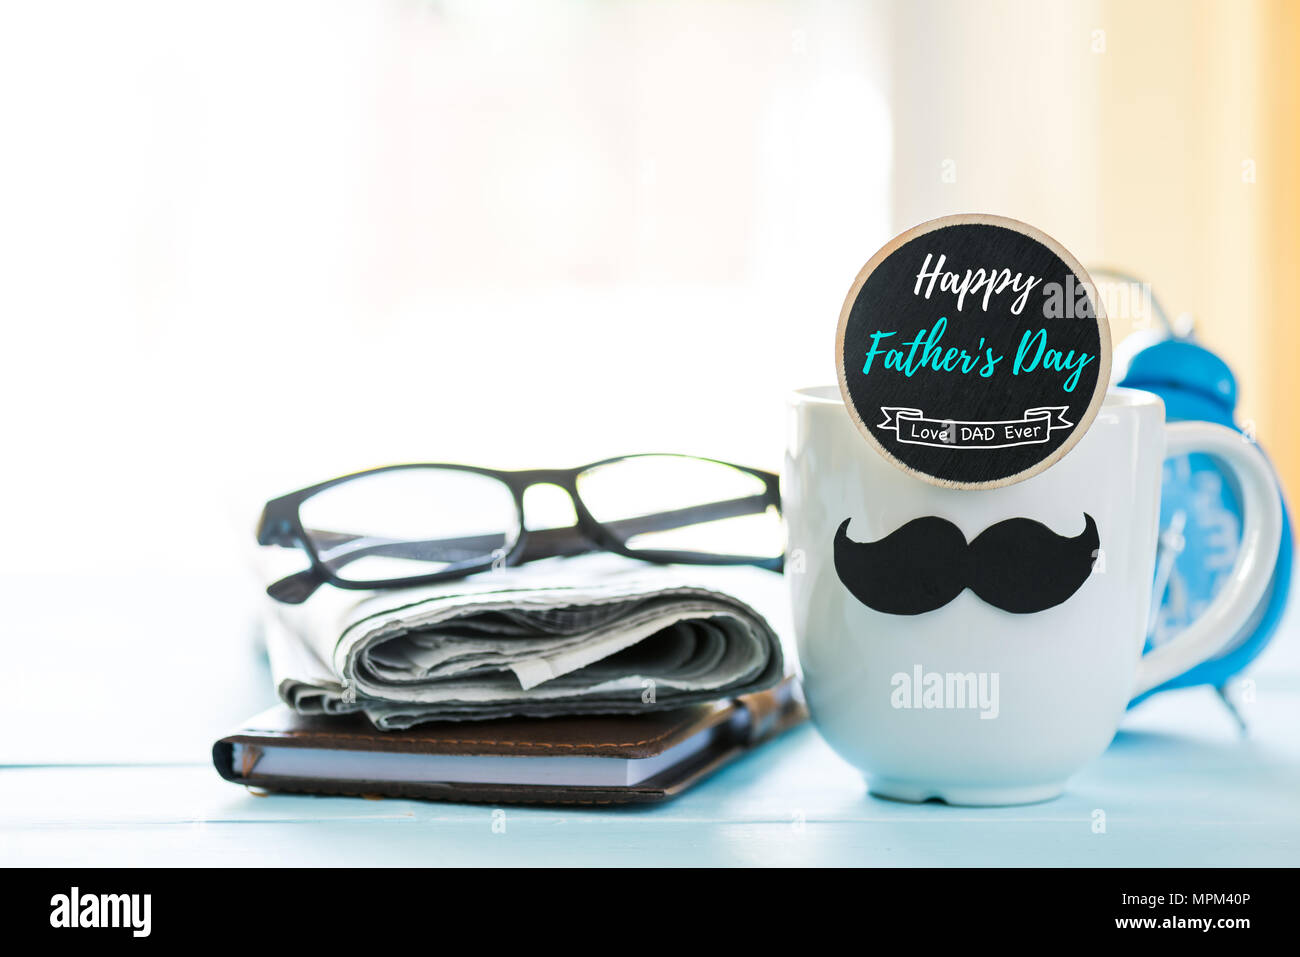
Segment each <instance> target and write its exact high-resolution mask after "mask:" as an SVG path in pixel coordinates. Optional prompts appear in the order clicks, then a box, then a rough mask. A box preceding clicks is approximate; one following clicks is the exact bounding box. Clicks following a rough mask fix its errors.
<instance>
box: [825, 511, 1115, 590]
mask: <svg viewBox="0 0 1300 957" xmlns="http://www.w3.org/2000/svg"><path fill="white" fill-rule="evenodd" d="M1083 517H1084V519H1086V521H1087V524H1086V525H1085V527H1084V529H1083V531H1082V532H1080V533H1079V534H1078V535H1076V536H1075V537H1074V538H1066V537H1065V536H1062V535H1057V534H1056V533H1055V532H1053V531H1052V530H1051V529H1050V528H1048V527H1047V526H1046V525H1044V524H1043V523H1042V522H1035V521H1034V520H1033V519H1029V518H1009V519H1006V520H1005V521H1002V522H998V523H997V524H996V525H990V526H989V527H988V528H986V529H985V530H984V531H983V532H981V533H980V534H979V535H977V536H976V537H975V540H974V541H972V542H971V543H970V544H969V545H968V544H966V537H965V536H964V535H962V533H961V530H960V529H959V528H957V526H956V525H954V524H953V523H952V522H950V521H948V520H947V519H945V518H939V517H937V516H934V515H927V516H925V517H923V518H916V519H913V520H912V521H910V522H908V523H907V524H906V525H902V526H900V527H899V528H896V529H895V530H894V531H892V532H890V533H889V534H888V535H886V536H885V537H884V538H882V539H880V540H879V541H875V542H855V541H853V540H852V539H850V538H849V536H848V527H849V519H847V518H846V519H845V520H844V522H843V523H842V524H841V525H840V527H839V530H838V531H836V533H835V572H836V574H837V575H839V576H840V581H842V582H843V583H844V587H845V588H847V589H848V590H849V591H850V592H852V594H853V597H854V598H856V599H857V600H858V601H860V602H862V604H864V605H866V606H867V607H869V608H874V609H875V610H876V611H883V612H885V613H886V614H890V615H920V614H922V613H924V612H927V611H934V609H936V608H942V607H943V606H944V605H946V604H948V602H950V601H952V600H953V599H954V598H956V597H957V596H958V595H959V594H961V592H962V590H963V589H965V588H969V589H970V590H971V591H973V592H974V593H975V594H976V595H978V596H979V597H980V598H982V599H983V600H984V601H986V602H988V603H989V604H990V605H993V606H994V607H995V608H1001V609H1002V610H1003V611H1009V612H1014V613H1015V614H1017V615H1027V614H1029V613H1031V612H1035V611H1042V610H1043V609H1045V608H1051V607H1053V606H1054V605H1059V604H1060V603H1061V602H1063V601H1065V600H1066V599H1067V598H1069V597H1070V596H1071V595H1073V594H1074V593H1075V592H1076V591H1078V590H1079V587H1080V586H1081V585H1082V584H1083V583H1084V582H1085V581H1086V580H1087V578H1088V576H1089V575H1090V574H1092V564H1093V561H1094V559H1095V558H1096V557H1097V548H1098V545H1099V539H1098V537H1097V523H1096V522H1095V521H1093V518H1092V516H1091V515H1089V514H1087V513H1086V512H1085V513H1084V516H1083Z"/></svg>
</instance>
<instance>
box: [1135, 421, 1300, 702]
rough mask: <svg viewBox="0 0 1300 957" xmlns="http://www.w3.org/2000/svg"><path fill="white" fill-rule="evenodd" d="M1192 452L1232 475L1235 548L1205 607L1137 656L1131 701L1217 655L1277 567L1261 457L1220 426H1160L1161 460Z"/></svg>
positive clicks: (1277, 537) (1276, 502) (1277, 502)
mask: <svg viewBox="0 0 1300 957" xmlns="http://www.w3.org/2000/svg"><path fill="white" fill-rule="evenodd" d="M1192 452H1200V453H1203V454H1205V455H1209V456H1211V457H1213V458H1216V459H1218V460H1219V461H1220V462H1222V463H1223V464H1224V465H1226V466H1227V467H1228V469H1229V470H1230V471H1231V472H1232V474H1233V475H1234V476H1235V477H1236V479H1237V485H1238V488H1239V490H1240V494H1241V510H1242V515H1243V520H1242V529H1241V546H1240V548H1239V549H1238V550H1237V559H1236V562H1235V563H1234V564H1233V566H1232V572H1231V573H1230V574H1229V576H1228V580H1227V581H1226V582H1224V584H1223V586H1222V587H1221V588H1220V589H1219V592H1218V594H1216V595H1215V596H1214V600H1213V601H1212V602H1211V603H1210V607H1209V608H1207V609H1205V612H1204V613H1203V614H1202V615H1201V616H1200V617H1199V618H1197V619H1196V621H1194V622H1192V623H1191V624H1190V625H1188V626H1187V628H1185V629H1184V630H1183V631H1182V633H1181V634H1178V635H1176V636H1175V637H1174V638H1173V639H1172V640H1170V641H1169V642H1167V643H1165V644H1163V645H1161V646H1160V647H1158V648H1154V649H1152V650H1151V651H1150V652H1149V653H1148V654H1146V655H1143V656H1142V658H1141V660H1140V661H1139V663H1138V671H1137V686H1136V687H1135V688H1134V689H1133V696H1134V697H1136V696H1137V695H1140V694H1142V693H1143V692H1145V691H1150V690H1151V689H1152V688H1154V687H1156V686H1157V685H1162V684H1164V683H1165V682H1166V681H1168V680H1169V679H1170V678H1173V677H1175V676H1177V675H1180V674H1182V673H1183V672H1184V671H1187V670H1188V669H1189V668H1193V667H1195V666H1196V665H1199V664H1200V663H1201V662H1202V661H1205V660H1207V659H1209V658H1212V657H1214V655H1216V654H1218V653H1219V652H1220V651H1222V650H1223V648H1224V647H1225V646H1226V645H1227V644H1228V642H1229V641H1231V640H1232V638H1233V636H1234V635H1236V634H1237V632H1239V631H1240V630H1241V628H1242V627H1243V626H1244V625H1245V624H1246V622H1247V621H1248V620H1249V619H1250V616H1251V614H1253V613H1254V611H1255V609H1256V608H1257V607H1258V606H1259V602H1260V599H1261V598H1263V597H1264V590H1265V589H1266V588H1268V583H1269V580H1270V579H1271V578H1272V577H1273V567H1274V566H1275V565H1276V564H1277V553H1278V548H1279V546H1280V545H1281V541H1282V498H1281V496H1280V495H1279V493H1278V490H1277V483H1276V481H1275V480H1274V478H1273V472H1272V470H1271V469H1270V468H1269V465H1268V462H1267V461H1266V460H1265V458H1264V456H1263V454H1261V453H1260V451H1259V449H1257V448H1256V447H1255V445H1254V443H1252V442H1250V440H1248V439H1247V438H1246V437H1245V436H1243V435H1242V434H1241V433H1240V432H1234V431H1233V430H1232V429H1229V428H1225V427H1224V426H1222V425H1214V424H1212V423H1210V422H1174V423H1171V424H1169V425H1166V426H1165V457H1166V458H1172V457H1173V456H1176V455H1187V454H1188V453H1192ZM1157 598H1158V596H1157ZM1153 600H1157V599H1156V598H1153Z"/></svg>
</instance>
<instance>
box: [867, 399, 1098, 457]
mask: <svg viewBox="0 0 1300 957" xmlns="http://www.w3.org/2000/svg"><path fill="white" fill-rule="evenodd" d="M1068 408H1069V406H1064V405H1060V406H1045V407H1042V408H1037V409H1027V410H1026V411H1025V414H1024V416H1023V417H1022V418H1019V419H1004V420H1002V421H998V422H958V421H954V420H952V419H928V418H926V417H925V413H924V412H922V411H921V410H920V409H905V408H900V407H897V406H884V405H882V406H881V407H880V411H881V412H882V413H884V416H885V419H884V421H883V422H881V423H880V424H878V425H877V426H876V428H878V429H885V430H887V431H890V432H893V433H894V434H896V435H897V436H898V441H899V442H905V443H907V444H908V445H929V446H933V447H935V448H940V449H1005V448H1010V447H1011V446H1014V445H1035V444H1038V443H1041V442H1046V441H1047V440H1048V438H1049V437H1050V436H1051V434H1052V432H1053V431H1054V430H1056V429H1068V428H1071V427H1072V426H1073V425H1074V423H1073V422H1070V421H1068V420H1067V419H1066V418H1065V414H1064V413H1065V412H1066V410H1067V409H1068Z"/></svg>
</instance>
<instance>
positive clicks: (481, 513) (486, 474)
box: [257, 454, 783, 605]
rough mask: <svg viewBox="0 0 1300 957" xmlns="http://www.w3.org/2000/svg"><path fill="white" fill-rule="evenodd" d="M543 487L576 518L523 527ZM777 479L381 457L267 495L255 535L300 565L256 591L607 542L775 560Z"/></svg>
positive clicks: (286, 590)
mask: <svg viewBox="0 0 1300 957" xmlns="http://www.w3.org/2000/svg"><path fill="white" fill-rule="evenodd" d="M535 485H555V486H559V487H560V488H562V489H563V490H564V491H565V492H567V493H568V495H569V498H570V500H571V501H572V504H573V512H574V515H575V516H576V518H577V523H576V524H575V525H572V526H569V527H560V528H532V529H530V528H528V527H527V525H526V524H525V520H524V493H525V492H526V491H527V490H528V489H530V488H532V487H533V486H535ZM780 508H781V495H780V485H779V480H778V477H777V476H776V475H774V474H773V473H771V472H764V471H761V470H759V469H752V468H747V467H745V466H743V465H733V464H731V463H728V462H719V461H717V460H715V459H705V458H696V457H694V456H689V455H661V454H646V455H627V456H620V457H618V458H612V459H605V460H604V461H601V462H594V463H592V464H591V465H583V466H581V467H579V468H575V469H530V470H525V471H498V470H495V469H484V468H477V467H474V466H469V465H443V464H429V465H390V466H386V467H384V468H377V469H370V470H368V471H365V472H356V473H354V474H352V475H345V476H343V477H341V478H336V479H332V480H330V481H328V482H322V483H320V484H319V485H313V486H311V487H310V488H305V489H301V490H299V491H297V492H292V493H290V494H288V495H283V496H281V497H279V498H276V499H272V500H271V501H269V502H267V503H266V507H265V509H263V511H262V519H261V521H260V522H259V523H258V528H257V541H258V543H259V544H261V545H279V546H282V547H286V548H301V549H302V550H303V551H304V552H306V553H307V557H308V559H309V560H310V562H311V567H310V568H307V569H305V570H303V571H301V572H298V573H296V574H293V575H290V576H288V577H287V578H282V579H280V580H279V581H277V582H275V583H274V584H272V585H271V586H270V587H269V588H267V590H266V591H267V594H269V595H270V596H271V597H272V598H275V599H277V600H279V601H282V602H286V603H288V604H295V605H296V604H299V603H301V602H304V601H306V600H307V599H308V598H309V597H310V596H311V595H312V594H313V593H314V592H315V591H316V589H317V588H319V587H320V586H321V585H323V584H327V583H328V584H331V585H335V586H337V587H339V588H358V589H372V588H397V587H401V586H405V585H420V584H428V583H431V582H438V581H447V580H450V579H455V578H463V577H465V576H467V575H472V574H474V573H476V572H481V571H486V570H488V569H491V568H500V567H503V566H508V565H520V564H523V563H524V562H531V561H536V560H537V559H541V558H552V557H558V556H568V555H580V554H584V553H587V552H593V551H600V550H605V551H610V552H616V553H618V554H620V555H628V556H631V557H633V558H640V559H644V560H646V561H650V562H659V563H670V562H680V563H688V564H697V565H754V566H757V567H759V568H766V569H770V570H772V571H780V570H781V567H782V561H783V558H782V551H783V541H782V532H781V522H780Z"/></svg>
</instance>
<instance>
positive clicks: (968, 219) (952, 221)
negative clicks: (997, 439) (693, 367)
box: [835, 213, 1111, 489]
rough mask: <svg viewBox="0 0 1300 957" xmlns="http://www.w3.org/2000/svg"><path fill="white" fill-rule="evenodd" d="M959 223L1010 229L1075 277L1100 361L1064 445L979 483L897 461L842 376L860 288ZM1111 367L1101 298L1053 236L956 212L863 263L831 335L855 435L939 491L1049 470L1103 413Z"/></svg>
mask: <svg viewBox="0 0 1300 957" xmlns="http://www.w3.org/2000/svg"><path fill="white" fill-rule="evenodd" d="M963 224H973V225H985V226H1000V227H1002V228H1003V229H1009V230H1014V231H1015V232H1018V233H1020V234H1022V235H1024V236H1027V237H1029V238H1030V239H1033V240H1035V241H1037V242H1039V243H1041V244H1042V245H1043V246H1046V247H1047V248H1048V249H1049V250H1050V251H1051V252H1052V253H1054V254H1055V255H1056V256H1057V257H1058V258H1059V259H1060V260H1061V261H1062V262H1063V263H1065V265H1066V266H1067V267H1068V268H1069V269H1070V270H1071V271H1072V272H1073V273H1074V275H1075V279H1076V281H1077V282H1079V283H1083V284H1084V286H1083V288H1084V289H1085V290H1086V292H1087V295H1088V298H1089V301H1090V302H1091V303H1092V308H1093V315H1094V317H1095V319H1096V322H1097V335H1098V342H1099V347H1098V356H1097V381H1096V384H1095V386H1094V388H1093V395H1092V399H1091V401H1090V402H1089V403H1088V406H1087V408H1086V410H1085V411H1084V413H1083V414H1082V415H1081V416H1080V417H1079V421H1078V423H1077V424H1076V426H1075V428H1074V429H1073V430H1072V432H1071V433H1070V435H1069V436H1068V437H1067V438H1066V439H1065V441H1064V442H1063V443H1062V444H1061V445H1060V446H1059V447H1058V448H1056V449H1055V450H1053V451H1052V452H1051V453H1050V454H1048V455H1047V456H1045V457H1044V458H1042V459H1041V460H1039V461H1038V462H1036V463H1035V464H1033V465H1032V466H1030V467H1028V468H1025V469H1023V470H1021V471H1019V472H1017V473H1015V474H1013V475H1007V476H1003V477H1001V478H996V479H992V480H990V481H982V482H964V481H955V480H951V479H945V478H942V477H940V476H935V475H930V474H928V473H926V472H923V471H920V470H918V469H915V468H913V467H911V466H910V465H908V464H907V463H905V462H903V461H901V460H900V459H899V458H898V457H897V456H895V455H894V454H893V453H892V452H890V451H889V449H887V448H885V446H884V445H883V444H882V443H881V442H880V441H879V440H878V439H877V438H876V436H875V435H873V434H872V432H871V428H870V427H869V425H868V424H867V423H866V422H864V421H863V419H862V416H861V414H860V413H859V411H858V409H857V407H856V406H855V404H854V402H853V399H852V396H851V395H850V393H849V384H848V377H847V375H846V374H845V363H844V337H845V332H846V330H847V329H848V324H849V315H850V313H851V312H852V311H853V306H854V304H855V303H856V302H857V299H858V294H859V293H860V292H861V291H862V287H863V286H864V285H866V282H867V280H868V279H869V278H870V276H871V274H872V273H873V272H875V270H876V268H877V267H878V266H879V265H880V264H881V263H882V262H884V261H885V260H886V259H887V258H888V257H889V256H890V255H891V254H893V253H894V252H895V251H897V250H898V249H900V248H901V247H902V246H904V245H905V244H906V243H909V242H911V241H912V240H913V239H916V238H917V237H918V236H924V235H925V234H926V233H931V232H934V231H936V230H939V229H943V228H945V227H948V226H957V225H963ZM1110 365H1111V338H1110V323H1109V321H1108V320H1107V318H1106V313H1105V310H1104V309H1103V307H1102V303H1101V300H1100V298H1099V297H1098V295H1097V287H1096V285H1095V284H1094V283H1093V281H1092V278H1091V277H1090V276H1089V275H1088V271H1087V270H1086V269H1084V268H1083V264H1082V263H1080V262H1079V261H1078V260H1077V259H1075V258H1074V256H1073V255H1071V253H1070V251H1069V250H1068V249H1066V248H1065V247H1064V246H1062V245H1061V244H1060V243H1058V242H1057V241H1056V240H1055V239H1053V238H1052V237H1051V236H1049V235H1047V234H1046V233H1045V232H1043V231H1042V230H1040V229H1036V228H1035V227H1033V226H1030V225H1029V224H1028V223H1024V222H1021V221H1020V220H1018V219H1011V218H1010V217H1007V216H997V215H994V214H991V213H958V214H953V215H949V216H941V217H939V218H938V219H931V220H929V221H927V222H924V223H920V224H918V225H916V226H913V227H912V228H911V229H908V230H906V231H905V232H902V233H900V234H899V235H897V236H895V237H894V238H893V239H891V240H890V241H889V242H887V243H886V244H885V245H884V246H882V247H881V248H880V250H879V251H878V252H877V253H876V254H875V255H874V256H872V257H871V259H869V260H868V261H867V264H866V265H865V266H863V267H862V269H861V270H860V271H859V272H858V275H857V278H856V279H854V280H853V286H852V287H851V288H850V289H849V294H848V295H847V296H846V297H845V299H844V307H843V308H842V309H841V310H840V319H839V324H838V326H837V327H836V330H835V374H836V378H837V380H838V382H839V388H840V395H841V397H842V398H843V399H844V406H845V408H846V409H847V410H848V413H849V417H850V418H851V419H852V421H853V425H854V427H855V428H856V429H857V430H858V432H859V434H861V435H862V437H863V438H864V439H866V440H867V442H868V443H870V445H871V446H872V448H874V449H875V450H876V451H877V452H879V453H880V454H881V455H883V456H884V457H885V459H886V460H887V461H888V462H890V463H891V464H893V465H894V466H895V467H897V468H898V469H900V470H902V471H904V472H906V473H907V474H909V475H913V476H915V477H916V478H918V479H920V480H922V481H924V482H928V483H929V484H931V485H937V486H939V487H940V488H960V489H982V488H999V487H1002V486H1006V485H1014V484H1016V483H1017V482H1023V481H1024V480H1025V479H1027V478H1031V477H1033V476H1035V475H1037V474H1039V473H1040V472H1042V471H1044V470H1046V469H1048V468H1051V466H1053V465H1054V464H1056V463H1057V462H1059V461H1060V460H1061V459H1062V458H1064V457H1065V455H1066V454H1067V453H1069V451H1070V450H1071V449H1073V448H1074V446H1075V445H1077V444H1078V442H1079V440H1080V439H1082V438H1083V436H1084V433H1086V432H1087V431H1088V429H1089V428H1090V427H1091V426H1092V423H1093V420H1094V419H1095V418H1096V417H1097V412H1098V411H1099V410H1100V409H1101V404H1102V402H1103V401H1105V398H1106V390H1107V388H1108V387H1109V384H1110Z"/></svg>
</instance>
